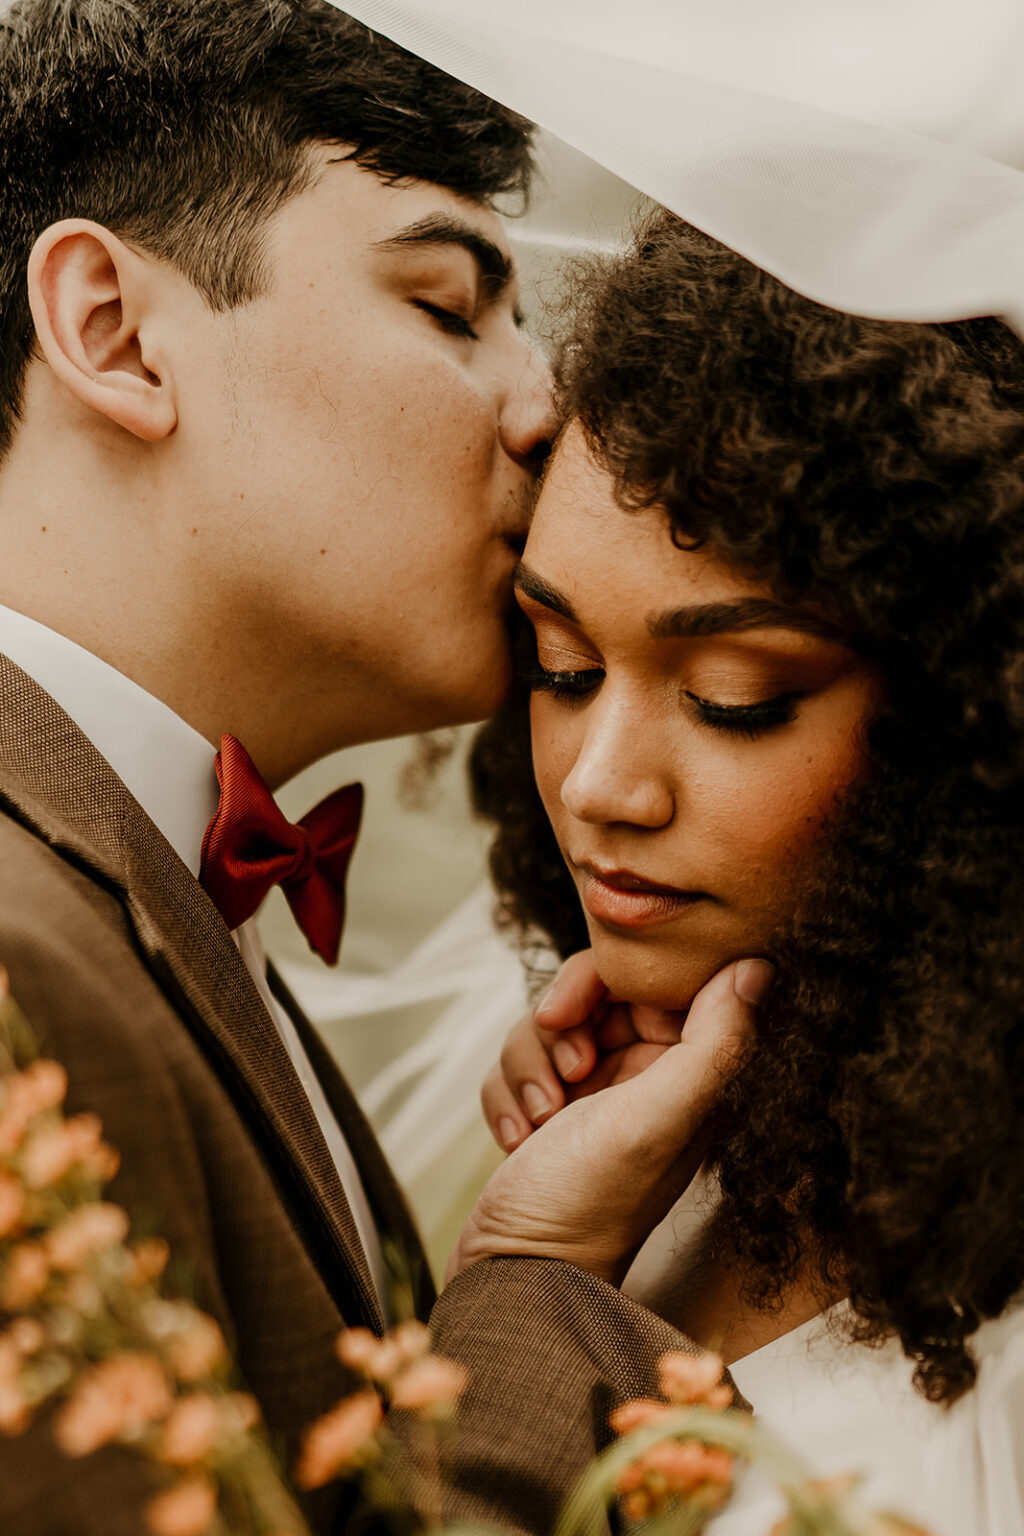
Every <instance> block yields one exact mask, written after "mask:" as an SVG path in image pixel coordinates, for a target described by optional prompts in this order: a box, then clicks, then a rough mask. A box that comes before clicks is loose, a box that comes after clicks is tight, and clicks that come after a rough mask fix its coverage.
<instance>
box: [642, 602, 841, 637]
mask: <svg viewBox="0 0 1024 1536" xmlns="http://www.w3.org/2000/svg"><path fill="white" fill-rule="evenodd" d="M647 628H648V630H649V631H650V633H651V635H652V636H653V638H654V639H655V640H692V639H699V638H700V637H701V636H703V635H723V634H728V633H735V632H737V631H743V630H745V629H792V630H796V631H798V632H799V633H800V634H804V635H817V636H819V637H820V638H821V639H823V640H835V641H841V640H842V632H841V631H840V629H839V628H838V626H837V625H835V624H830V623H829V622H828V620H827V619H824V618H822V617H820V615H818V614H815V613H811V612H809V611H808V610H807V609H806V608H787V607H785V606H784V605H783V604H782V603H773V602H771V601H770V599H768V598H763V597H741V598H737V599H735V600H734V601H733V602H728V603H699V604H696V605H694V606H692V607H687V608H670V609H667V610H666V611H665V612H664V613H652V614H648V617H647Z"/></svg>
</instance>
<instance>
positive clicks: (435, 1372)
mask: <svg viewBox="0 0 1024 1536" xmlns="http://www.w3.org/2000/svg"><path fill="white" fill-rule="evenodd" d="M468 1380H469V1372H468V1371H467V1370H466V1368H465V1367H464V1366H461V1365H456V1363H455V1361H454V1360H444V1359H442V1358H441V1356H440V1355H425V1356H424V1357H423V1358H422V1359H420V1360H414V1361H413V1363H412V1364H411V1365H410V1366H409V1367H408V1368H407V1369H406V1370H404V1371H403V1372H402V1373H401V1375H400V1376H399V1377H398V1378H397V1380H396V1381H395V1382H394V1383H393V1385H392V1387H391V1402H392V1405H393V1406H394V1407H395V1408H412V1409H415V1410H416V1411H419V1412H425V1413H428V1414H432V1415H433V1414H445V1413H448V1412H450V1411H451V1409H452V1408H453V1407H454V1406H455V1404H456V1403H457V1402H458V1400H459V1398H460V1397H461V1396H462V1394H463V1392H464V1391H465V1390H466V1383H467V1382H468Z"/></svg>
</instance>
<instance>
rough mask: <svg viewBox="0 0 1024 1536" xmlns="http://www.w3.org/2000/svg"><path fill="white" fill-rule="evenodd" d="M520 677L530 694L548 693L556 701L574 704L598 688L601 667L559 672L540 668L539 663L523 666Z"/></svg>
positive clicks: (532, 662) (578, 668) (528, 663)
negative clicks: (561, 700) (560, 700)
mask: <svg viewBox="0 0 1024 1536" xmlns="http://www.w3.org/2000/svg"><path fill="white" fill-rule="evenodd" d="M520 676H521V677H522V680H523V682H524V683H525V684H526V686H527V688H529V689H530V691H531V692H532V693H550V694H553V695H554V697H555V698H556V699H563V700H565V701H567V702H575V701H578V700H580V699H585V698H587V697H588V696H589V695H590V694H592V693H593V692H594V691H595V690H596V689H597V688H599V687H600V685H601V683H602V681H603V679H604V668H603V667H575V668H572V669H571V670H567V671H561V670H553V669H549V668H547V667H542V666H541V664H540V662H539V661H530V662H527V663H525V664H524V665H523V667H522V669H521V672H520Z"/></svg>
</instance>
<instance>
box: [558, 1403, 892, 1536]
mask: <svg viewBox="0 0 1024 1536" xmlns="http://www.w3.org/2000/svg"><path fill="white" fill-rule="evenodd" d="M684 1439H685V1440H699V1441H700V1442H701V1443H702V1444H704V1445H714V1446H720V1447H721V1448H722V1449H723V1450H726V1451H732V1452H733V1453H734V1454H736V1455H739V1456H745V1457H747V1458H748V1459H749V1460H751V1461H758V1462H761V1463H762V1464H764V1465H765V1466H767V1467H768V1468H769V1470H770V1471H771V1472H772V1474H773V1475H774V1477H775V1480H776V1482H777V1483H778V1484H779V1486H780V1487H781V1488H782V1490H783V1492H784V1493H785V1495H786V1497H787V1498H788V1500H789V1502H790V1506H791V1508H792V1510H793V1512H794V1513H795V1514H798V1515H800V1516H801V1517H802V1518H803V1519H805V1520H814V1521H816V1522H817V1525H816V1531H817V1532H818V1533H820V1536H861V1533H862V1531H863V1529H864V1524H863V1521H862V1520H861V1518H860V1517H859V1512H854V1513H853V1520H854V1523H853V1524H851V1523H850V1521H849V1520H848V1519H847V1518H846V1516H845V1515H843V1514H842V1513H841V1512H840V1511H839V1510H837V1509H836V1508H835V1504H834V1501H833V1500H832V1499H831V1498H829V1497H827V1496H825V1495H822V1494H821V1493H820V1492H818V1491H817V1490H815V1489H813V1488H809V1487H808V1486H807V1485H808V1484H809V1483H810V1482H811V1481H812V1479H813V1476H814V1473H813V1472H812V1470H811V1468H810V1467H809V1466H808V1464H807V1463H806V1462H805V1461H804V1460H803V1458H802V1457H800V1456H798V1455H797V1454H796V1453H795V1452H794V1451H792V1450H790V1448H789V1446H787V1445H786V1444H785V1442H784V1441H782V1440H779V1439H778V1438H777V1437H776V1436H775V1435H773V1434H772V1433H771V1432H770V1431H769V1430H766V1429H764V1428H763V1427H762V1426H761V1425H759V1424H757V1423H756V1422H755V1421H754V1420H753V1419H752V1418H750V1416H749V1415H748V1414H746V1413H740V1412H739V1411H737V1410H733V1409H726V1410H725V1411H724V1412H715V1411H712V1410H711V1409H708V1408H680V1409H677V1410H676V1411H675V1412H673V1413H670V1414H666V1415H665V1417H664V1418H659V1419H658V1420H656V1421H655V1422H654V1423H652V1424H644V1425H641V1427H640V1428H639V1429H636V1430H633V1431H632V1433H631V1434H629V1435H624V1436H623V1437H622V1438H621V1439H619V1440H617V1441H616V1442H615V1444H614V1445H612V1446H609V1447H608V1449H607V1450H606V1451H603V1452H602V1453H601V1455H600V1456H599V1457H598V1458H597V1460H596V1461H595V1462H594V1463H593V1465H592V1466H591V1467H589V1468H588V1469H587V1471H586V1472H585V1473H584V1474H583V1476H582V1478H581V1479H580V1481H579V1482H578V1483H577V1485H576V1487H575V1489H574V1490H573V1492H572V1493H571V1494H570V1495H569V1498H568V1499H567V1500H566V1503H565V1505H564V1506H563V1508H562V1512H561V1514H560V1516H559V1519H558V1524H557V1525H556V1527H555V1532H554V1536H601V1533H602V1532H603V1531H604V1530H605V1528H606V1524H605V1509H606V1508H607V1506H608V1504H609V1503H610V1502H611V1501H612V1499H613V1498H614V1496H615V1488H616V1484H617V1483H618V1480H619V1477H620V1475H621V1474H622V1473H623V1472H624V1471H625V1469H626V1468H627V1467H628V1466H630V1465H631V1464H632V1463H633V1462H634V1461H636V1460H637V1458H638V1457H640V1456H642V1455H643V1453H644V1452H645V1451H649V1450H650V1449H651V1447H652V1446H655V1445H660V1444H661V1443H662V1442H663V1441H665V1440H684Z"/></svg>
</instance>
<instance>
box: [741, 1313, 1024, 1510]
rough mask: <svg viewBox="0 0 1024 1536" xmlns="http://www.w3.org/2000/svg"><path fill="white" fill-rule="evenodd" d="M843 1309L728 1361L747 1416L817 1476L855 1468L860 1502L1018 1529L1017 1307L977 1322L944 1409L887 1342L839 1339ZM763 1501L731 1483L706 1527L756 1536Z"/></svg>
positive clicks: (1023, 1441)
mask: <svg viewBox="0 0 1024 1536" xmlns="http://www.w3.org/2000/svg"><path fill="white" fill-rule="evenodd" d="M1022 1302H1024V1298H1022ZM848 1315H849V1314H848V1309H847V1307H846V1306H845V1304H841V1305H840V1306H838V1307H834V1308H832V1309H831V1310H830V1311H829V1312H828V1313H825V1314H823V1315H822V1316H820V1317H818V1318H815V1319H813V1320H812V1321H811V1322H810V1323H805V1324H804V1325H803V1326H802V1327H800V1328H797V1329H794V1330H793V1332H792V1333H788V1334H784V1335H783V1336H782V1337H781V1338H779V1339H776V1340H773V1342H772V1343H771V1344H768V1345H766V1346H765V1347H764V1348H763V1349H760V1350H758V1351H756V1353H755V1354H752V1355H748V1356H747V1357H746V1358H745V1359H743V1360H739V1361H737V1362H736V1363H735V1364H734V1365H733V1366H732V1368H731V1369H732V1372H733V1376H734V1378H735V1380H736V1383H737V1385H738V1387H739V1388H740V1391H741V1392H742V1393H743V1394H744V1396H745V1397H746V1398H747V1399H748V1401H749V1402H751V1403H752V1404H753V1406H754V1411H755V1413H756V1414H757V1415H758V1417H759V1418H761V1419H762V1421H763V1422H764V1423H765V1424H766V1426H768V1427H770V1428H772V1429H774V1430H775V1431H776V1432H778V1433H779V1434H781V1435H782V1436H784V1437H785V1438H786V1439H787V1440H788V1441H789V1443H790V1444H791V1445H792V1446H793V1447H794V1449H797V1450H799V1451H801V1452H802V1453H803V1454H804V1455H805V1456H806V1458H807V1460H808V1461H809V1462H810V1463H811V1465H812V1466H813V1467H814V1469H815V1470H816V1471H817V1472H818V1473H820V1474H821V1475H822V1476H827V1475H831V1474H836V1473H843V1472H859V1473H861V1474H863V1478H864V1483H863V1494H864V1499H865V1502H866V1503H867V1504H868V1505H869V1506H871V1507H873V1508H883V1509H884V1508H887V1509H891V1510H892V1511H893V1512H895V1513H899V1514H902V1515H904V1516H905V1517H907V1518H909V1519H913V1520H916V1521H918V1522H920V1523H921V1524H922V1525H923V1526H924V1527H925V1528H926V1529H927V1530H928V1531H929V1532H930V1533H931V1536H964V1533H965V1532H970V1533H971V1536H1024V1304H1021V1303H1018V1304H1015V1305H1014V1306H1011V1307H1010V1308H1008V1309H1007V1311H1006V1312H1004V1313H1003V1314H1002V1315H1001V1316H1000V1317H999V1318H996V1319H994V1320H993V1321H992V1322H989V1323H986V1324H984V1325H983V1326H982V1328H980V1329H979V1330H978V1333H977V1335H976V1336H975V1340H974V1351H975V1355H976V1358H977V1360H978V1367H979V1369H978V1379H977V1382H976V1385H975V1386H974V1388H973V1389H972V1390H971V1391H970V1392H968V1393H966V1394H965V1395H964V1397H962V1398H961V1399H960V1400H959V1401H958V1402H957V1403H955V1404H954V1405H953V1406H952V1407H951V1408H948V1409H947V1408H943V1407H941V1406H937V1405H935V1404H932V1403H929V1402H927V1401H926V1400H925V1399H924V1398H923V1397H922V1396H921V1395H920V1394H919V1393H918V1392H916V1391H915V1390H914V1387H913V1382H912V1375H913V1366H912V1364H911V1362H910V1361H908V1360H907V1359H906V1357H905V1355H904V1354H903V1352H902V1350H901V1349H900V1347H899V1344H898V1343H897V1342H896V1341H895V1340H892V1341H888V1342H886V1343H884V1344H882V1345H880V1346H872V1347H868V1346H865V1345H857V1344H852V1343H850V1342H849V1340H848V1337H847V1335H846V1330H845V1327H844V1324H845V1323H846V1321H847V1320H848ZM755 1500H756V1504H755ZM747 1503H749V1506H750V1508H749V1513H747V1512H746V1511H745V1509H744V1505H745V1504H747ZM765 1508H766V1495H765V1491H764V1490H763V1489H761V1490H760V1491H759V1490H758V1489H757V1488H756V1486H755V1487H754V1488H753V1489H751V1490H748V1491H746V1492H745V1491H744V1490H743V1489H742V1488H741V1490H740V1492H739V1496H738V1497H737V1500H736V1501H735V1504H734V1506H733V1508H732V1509H730V1511H728V1512H727V1513H726V1514H724V1515H723V1516H722V1517H721V1520H720V1522H717V1523H716V1524H715V1525H714V1526H713V1527H712V1529H714V1530H715V1532H716V1536H719V1532H720V1536H760V1532H761V1531H762V1530H764V1529H768V1528H769V1527H768V1525H764V1524H760V1523H759V1522H760V1520H761V1518H762V1517H761V1513H760V1511H764V1510H765Z"/></svg>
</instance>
